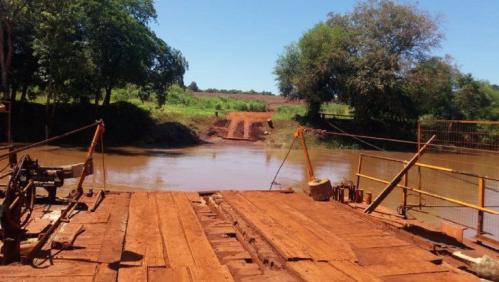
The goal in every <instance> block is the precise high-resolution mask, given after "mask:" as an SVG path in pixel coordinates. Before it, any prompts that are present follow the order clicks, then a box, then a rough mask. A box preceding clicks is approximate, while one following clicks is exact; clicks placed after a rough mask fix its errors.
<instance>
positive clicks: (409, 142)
mask: <svg viewBox="0 0 499 282" xmlns="http://www.w3.org/2000/svg"><path fill="white" fill-rule="evenodd" d="M308 130H311V131H317V132H321V133H325V134H331V135H339V136H349V137H352V138H354V137H358V138H363V139H371V140H378V141H388V142H395V143H403V144H411V145H417V144H418V142H416V141H410V140H402V139H394V138H385V137H374V136H368V135H358V134H351V133H341V132H332V131H327V130H321V129H313V128H308ZM428 146H431V147H439V148H449V149H454V150H455V149H456V147H455V146H449V145H438V144H429V145H428ZM459 148H460V149H464V150H469V151H477V152H485V153H492V154H499V151H492V150H483V149H474V148H461V147H459Z"/></svg>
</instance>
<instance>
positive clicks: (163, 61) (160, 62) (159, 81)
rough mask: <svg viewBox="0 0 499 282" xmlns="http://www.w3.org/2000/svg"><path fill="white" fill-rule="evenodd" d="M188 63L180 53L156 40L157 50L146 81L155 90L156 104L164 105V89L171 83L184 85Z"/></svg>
mask: <svg viewBox="0 0 499 282" xmlns="http://www.w3.org/2000/svg"><path fill="white" fill-rule="evenodd" d="M188 67H189V65H188V64H187V61H186V60H185V58H184V57H183V56H182V53H181V52H180V51H178V50H175V49H173V48H171V47H170V46H168V45H167V44H166V43H165V42H164V41H163V40H161V39H158V40H157V50H156V54H155V56H154V60H153V64H152V66H151V68H150V71H149V77H148V82H149V83H150V86H151V87H152V89H153V90H154V91H155V92H156V95H157V100H158V104H159V105H160V106H162V105H164V103H165V101H166V94H167V93H166V90H167V88H168V87H169V86H171V85H172V84H178V85H180V86H184V73H185V71H186V70H187V69H188Z"/></svg>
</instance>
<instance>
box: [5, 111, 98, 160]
mask: <svg viewBox="0 0 499 282" xmlns="http://www.w3.org/2000/svg"><path fill="white" fill-rule="evenodd" d="M100 123H102V120H98V121H96V122H94V123H92V124H89V125H86V126H84V127H81V128H78V129H75V130H73V131H69V132H66V133H64V134H61V135H59V136H54V137H52V138H48V139H45V140H43V141H39V142H36V143H33V144H29V145H27V146H24V147H20V148H17V149H15V150H12V151H10V152H8V153H5V154H2V155H0V160H3V159H5V158H6V157H8V156H9V155H12V154H16V153H19V152H22V151H26V150H28V149H31V148H34V147H38V146H41V145H45V144H48V143H50V142H53V141H56V140H59V139H62V138H64V137H67V136H69V135H72V134H75V133H78V132H80V131H83V130H85V129H88V128H91V127H94V126H96V125H98V124H100Z"/></svg>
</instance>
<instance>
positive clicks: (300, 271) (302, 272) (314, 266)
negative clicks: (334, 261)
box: [286, 260, 355, 281]
mask: <svg viewBox="0 0 499 282" xmlns="http://www.w3.org/2000/svg"><path fill="white" fill-rule="evenodd" d="M286 269H288V270H289V271H291V272H292V273H294V274H295V275H297V276H298V277H300V278H301V279H303V280H304V281H355V279H354V278H353V277H350V276H348V275H346V274H345V273H343V272H342V271H340V270H338V269H337V268H335V267H333V266H332V265H330V264H328V263H327V262H312V261H307V260H302V261H293V262H291V261H288V262H286Z"/></svg>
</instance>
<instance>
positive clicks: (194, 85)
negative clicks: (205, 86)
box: [187, 81, 199, 92]
mask: <svg viewBox="0 0 499 282" xmlns="http://www.w3.org/2000/svg"><path fill="white" fill-rule="evenodd" d="M187 88H189V89H190V90H191V91H194V92H198V91H199V87H198V85H197V83H196V82H195V81H193V82H191V83H190V84H189V86H187Z"/></svg>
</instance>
